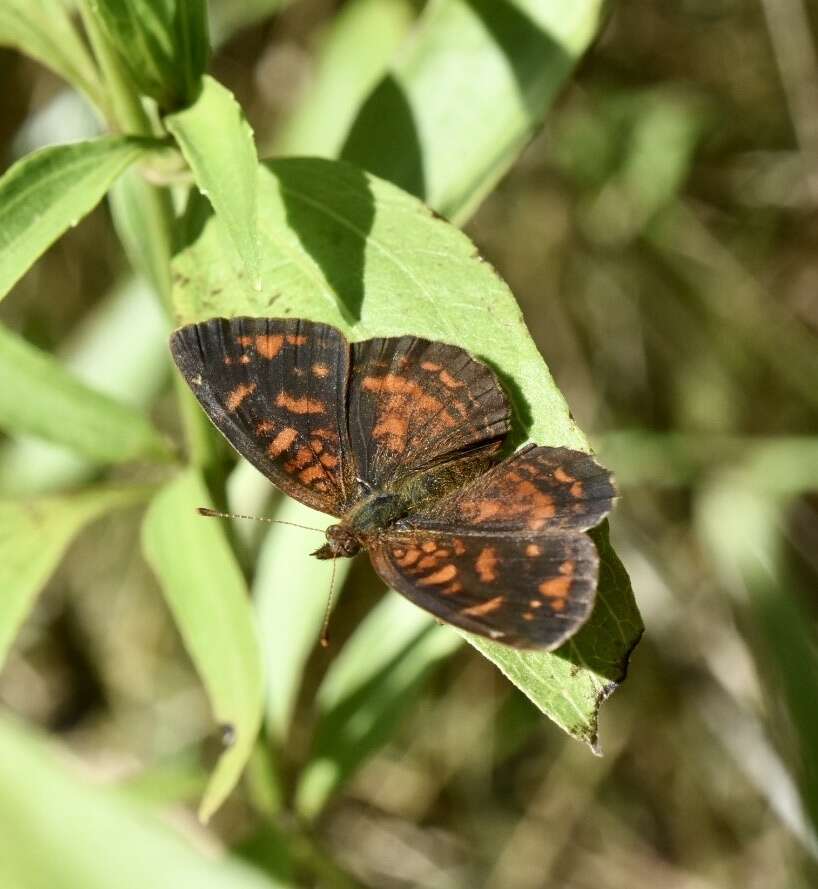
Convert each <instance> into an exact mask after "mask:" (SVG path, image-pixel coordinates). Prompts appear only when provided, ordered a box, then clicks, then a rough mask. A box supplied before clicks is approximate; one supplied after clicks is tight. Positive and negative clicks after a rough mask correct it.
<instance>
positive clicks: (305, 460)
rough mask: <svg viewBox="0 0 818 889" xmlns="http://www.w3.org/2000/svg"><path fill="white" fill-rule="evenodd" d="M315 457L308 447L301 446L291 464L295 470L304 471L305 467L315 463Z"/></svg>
mask: <svg viewBox="0 0 818 889" xmlns="http://www.w3.org/2000/svg"><path fill="white" fill-rule="evenodd" d="M314 456H315V455H314V454H313V452H312V451H311V450H310V449H309V448H308V447H307V445H301V447H300V448H299V449H298V451H297V452H296V455H295V457H293V459H292V460H291V461H290V463H292V465H293V468H294V469H303V468H304V467H305V466H309V465H310V463H312V462H313V460H314Z"/></svg>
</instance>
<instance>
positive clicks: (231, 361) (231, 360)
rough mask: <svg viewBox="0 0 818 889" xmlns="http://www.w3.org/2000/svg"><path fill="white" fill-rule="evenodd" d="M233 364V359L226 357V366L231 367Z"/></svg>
mask: <svg viewBox="0 0 818 889" xmlns="http://www.w3.org/2000/svg"><path fill="white" fill-rule="evenodd" d="M232 363H233V359H232V358H231V357H230V356H229V355H225V357H224V364H226V365H227V366H228V367H229V366H230V365H231V364H232Z"/></svg>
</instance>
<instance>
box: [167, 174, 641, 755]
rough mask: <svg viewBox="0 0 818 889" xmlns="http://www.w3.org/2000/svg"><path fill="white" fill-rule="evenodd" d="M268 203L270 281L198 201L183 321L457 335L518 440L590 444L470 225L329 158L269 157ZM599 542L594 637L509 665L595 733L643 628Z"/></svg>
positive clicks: (546, 700) (542, 697)
mask: <svg viewBox="0 0 818 889" xmlns="http://www.w3.org/2000/svg"><path fill="white" fill-rule="evenodd" d="M259 207H260V222H259V224H260V237H261V246H262V257H263V265H262V278H263V280H264V288H263V290H262V291H261V292H257V291H255V290H253V288H252V287H249V286H248V285H247V283H246V282H245V281H242V280H241V279H237V278H236V276H235V275H234V274H233V271H232V265H231V255H230V251H229V248H227V247H226V246H225V245H224V239H223V238H222V237H221V232H220V229H219V227H218V226H217V225H215V224H214V220H213V219H212V218H211V219H207V218H206V217H207V207H206V206H199V207H198V208H193V209H192V210H191V213H190V216H189V218H188V219H187V220H186V222H187V227H188V230H189V231H191V232H193V233H194V234H193V235H192V237H193V243H192V244H191V245H190V246H189V247H188V248H187V249H185V250H183V251H182V253H181V254H180V255H179V256H177V258H176V260H175V265H174V271H175V274H176V287H175V290H174V304H175V308H176V312H177V314H178V316H179V318H180V320H182V321H185V322H187V321H197V320H201V319H204V318H208V317H211V316H214V315H237V314H250V315H288V314H289V315H294V316H298V317H306V318H312V319H314V320H320V321H325V322H328V323H330V324H335V325H337V326H338V327H339V328H341V329H342V330H343V331H344V332H345V333H346V334H347V335H348V336H349V337H351V338H352V339H364V338H366V337H371V336H392V335H396V334H407V333H410V334H416V335H419V336H425V337H429V338H431V339H435V340H443V341H446V342H454V343H457V344H458V345H460V346H462V347H464V348H466V349H468V350H469V351H471V352H472V353H474V354H475V355H477V356H478V357H480V358H482V359H483V360H486V361H487V362H488V363H489V364H491V365H492V366H493V367H494V368H495V369H496V370H497V372H498V374H499V375H500V377H501V379H502V381H503V383H504V384H505V386H506V389H507V391H508V393H509V395H510V397H511V400H512V403H513V407H514V413H515V432H516V438H517V441H518V443H522V442H523V441H526V440H531V441H536V442H538V443H540V444H546V445H566V446H569V447H575V448H580V449H587V443H586V439H585V437H584V436H583V435H582V433H581V432H580V430H579V429H578V428H577V427H576V425H575V424H574V422H573V420H572V419H571V417H570V414H569V412H568V408H567V405H566V404H565V400H564V398H563V397H562V395H561V394H560V392H559V390H558V389H557V388H556V386H555V384H554V382H553V380H552V379H551V376H550V374H549V372H548V368H547V367H546V366H545V363H544V361H543V359H542V357H541V356H540V354H539V352H538V351H537V348H536V346H535V345H534V343H533V341H532V340H531V337H530V336H529V334H528V331H527V330H526V327H525V324H524V322H523V319H522V316H521V314H520V310H519V308H518V306H517V304H516V302H515V300H514V297H513V296H512V295H511V292H510V291H509V289H508V287H507V286H506V284H505V283H504V282H503V281H502V280H500V278H499V277H498V276H497V274H496V273H495V272H494V270H493V269H492V268H491V267H490V266H489V265H488V264H487V263H485V262H483V261H481V259H480V258H479V256H478V255H477V252H476V250H475V247H474V245H473V244H472V243H471V241H469V239H468V238H467V237H465V235H463V234H462V233H461V232H459V231H458V230H457V229H455V228H453V227H452V226H450V225H449V224H447V223H446V222H445V221H442V220H440V219H438V218H435V217H434V216H433V215H432V214H431V213H430V212H429V211H428V210H427V209H426V208H425V207H424V206H423V205H422V204H420V202H419V201H417V200H415V199H414V198H412V197H410V196H409V195H407V194H405V193H404V192H402V191H400V190H399V189H398V188H396V187H394V186H393V185H390V184H389V183H386V182H383V181H380V180H378V179H376V178H374V177H371V176H368V175H366V174H363V173H362V172H360V171H359V170H357V169H356V168H354V167H352V166H350V165H347V164H342V163H338V162H332V161H323V160H318V159H309V160H308V159H301V160H282V161H273V162H270V163H269V164H266V165H265V166H263V167H262V168H261V169H260V171H259ZM202 211H203V212H202ZM189 237H191V236H189ZM597 540H598V541H599V546H600V550H601V555H602V559H603V567H602V572H601V583H600V591H599V603H598V607H597V608H596V609H595V612H594V616H593V618H592V620H591V622H590V624H589V627H588V629H587V630H585V631H583V632H584V633H585V636H584V638H583V640H582V645H581V647H579V648H577V650H576V651H575V650H574V647H575V646H579V643H577V642H575V643H574V646H571V645H568V646H564V647H563V649H561V650H560V651H559V652H555V653H552V654H530V655H526V657H525V670H523V669H512V667H511V666H510V665H509V664H505V665H504V669H507V671H508V673H509V675H510V676H511V677H512V678H513V681H515V683H517V684H518V685H519V686H520V688H522V690H523V691H524V692H525V693H526V694H528V695H529V696H530V697H531V698H532V700H534V701H535V702H536V703H537V705H538V706H540V707H541V708H542V709H543V711H544V712H545V713H547V714H548V715H549V716H551V717H552V718H554V719H555V720H556V721H557V722H558V723H560V724H561V725H563V726H565V727H566V728H567V729H569V730H570V731H572V732H573V733H574V734H576V736H578V737H581V738H583V739H585V740H587V741H589V742H590V743H594V742H595V725H596V714H597V711H598V708H599V703H600V701H601V699H602V697H604V694H603V692H607V691H608V690H609V689H610V688H611V687H612V686H613V684H614V683H615V682H617V681H619V680H620V679H621V678H622V676H623V675H624V670H625V666H626V664H627V657H628V654H629V653H630V651H631V649H632V648H633V645H634V644H635V641H636V639H637V638H638V636H639V633H640V632H641V622H640V620H639V615H638V612H637V611H636V608H635V605H634V603H633V597H632V594H631V592H630V587H629V584H628V581H627V576H626V575H625V574H624V572H623V571H622V569H621V567H620V566H619V563H618V562H617V561H616V559H615V556H614V555H613V553H612V551H611V550H610V549H609V548H608V547H607V545H606V543H605V539H604V535H603V536H598V537H597ZM447 632H452V631H447ZM595 650H596V651H597V652H598V654H599V656H597V657H595V656H594V652H595ZM492 657H495V655H492ZM498 657H499V656H498ZM566 698H568V699H569V700H570V702H571V703H570V705H566V703H565V700H566ZM567 706H570V707H571V708H573V707H574V706H575V707H576V708H578V709H579V711H580V712H579V713H578V714H575V715H574V716H572V715H571V714H570V713H568V712H567Z"/></svg>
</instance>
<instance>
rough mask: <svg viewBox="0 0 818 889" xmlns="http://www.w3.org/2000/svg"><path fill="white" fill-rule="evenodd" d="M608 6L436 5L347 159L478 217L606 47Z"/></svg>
mask: <svg viewBox="0 0 818 889" xmlns="http://www.w3.org/2000/svg"><path fill="white" fill-rule="evenodd" d="M604 6H605V0H574V2H572V3H566V2H564V0H515V2H508V0H506V2H502V3H499V2H497V0H446V2H441V3H430V4H428V6H427V7H426V10H425V13H424V15H423V17H422V19H421V21H420V23H419V24H418V26H417V28H416V29H415V30H414V31H413V33H412V38H411V40H410V41H409V42H408V43H407V45H406V47H405V51H404V52H402V53H401V54H400V56H399V59H398V61H397V62H396V63H395V65H394V66H393V68H392V71H391V72H390V73H389V74H388V75H387V76H386V77H384V78H383V80H382V81H381V82H380V83H379V84H378V86H377V87H376V88H375V89H374V90H373V91H372V93H371V94H370V96H369V98H368V99H367V100H366V102H365V103H364V105H363V106H362V108H361V109H360V112H359V113H358V116H357V118H356V120H355V122H354V123H353V125H352V127H351V129H350V132H349V135H348V137H347V140H346V144H345V146H344V149H343V151H342V154H341V156H342V157H343V158H344V159H345V160H349V161H353V162H354V163H356V164H358V165H359V166H361V167H363V168H364V169H367V170H369V171H370V172H372V173H375V174H377V175H378V176H382V177H383V178H385V179H389V180H390V181H392V182H395V183H396V184H398V185H400V186H402V187H403V188H405V189H406V190H407V191H410V192H412V193H413V194H415V195H417V196H419V197H422V198H423V199H424V200H425V201H426V203H428V204H429V205H430V206H432V207H434V208H435V210H437V211H438V212H440V213H442V214H443V215H444V216H446V217H448V218H450V219H452V220H454V221H462V220H464V219H466V218H468V216H469V215H470V214H471V212H472V211H473V210H474V209H475V208H476V207H477V205H478V204H479V202H480V201H481V200H482V199H483V198H484V197H485V195H486V194H487V193H488V192H489V191H490V190H491V189H492V188H493V187H494V185H495V184H496V183H497V181H498V180H499V179H500V178H501V177H502V176H503V174H504V173H505V172H506V171H507V170H508V168H509V167H510V166H511V164H512V163H513V162H514V161H515V160H516V158H517V157H518V155H519V154H520V152H521V150H522V149H523V148H524V147H525V145H526V144H527V143H528V141H529V140H530V138H531V136H532V134H533V133H534V132H535V131H536V130H537V129H538V128H539V127H540V125H541V124H542V121H543V118H544V116H545V113H546V111H547V110H548V108H549V107H550V106H551V104H552V103H553V101H554V99H555V97H556V96H557V95H558V93H559V91H560V90H561V89H562V87H563V86H564V84H565V82H566V80H567V78H568V76H569V75H570V73H571V71H572V70H573V67H574V65H575V64H576V62H577V60H578V58H579V57H580V56H581V55H582V53H583V52H584V51H585V50H586V49H587V47H588V45H589V44H590V42H591V41H592V40H593V38H594V37H595V35H596V33H597V31H598V29H599V25H600V19H601V16H602V12H603V8H604ZM441 84H445V89H442V88H441Z"/></svg>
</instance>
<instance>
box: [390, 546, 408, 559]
mask: <svg viewBox="0 0 818 889" xmlns="http://www.w3.org/2000/svg"><path fill="white" fill-rule="evenodd" d="M392 555H393V556H394V557H395V558H396V559H402V558H403V557H404V556H405V555H406V550H405V549H401V548H400V547H396V548H395V549H393V550H392Z"/></svg>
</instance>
